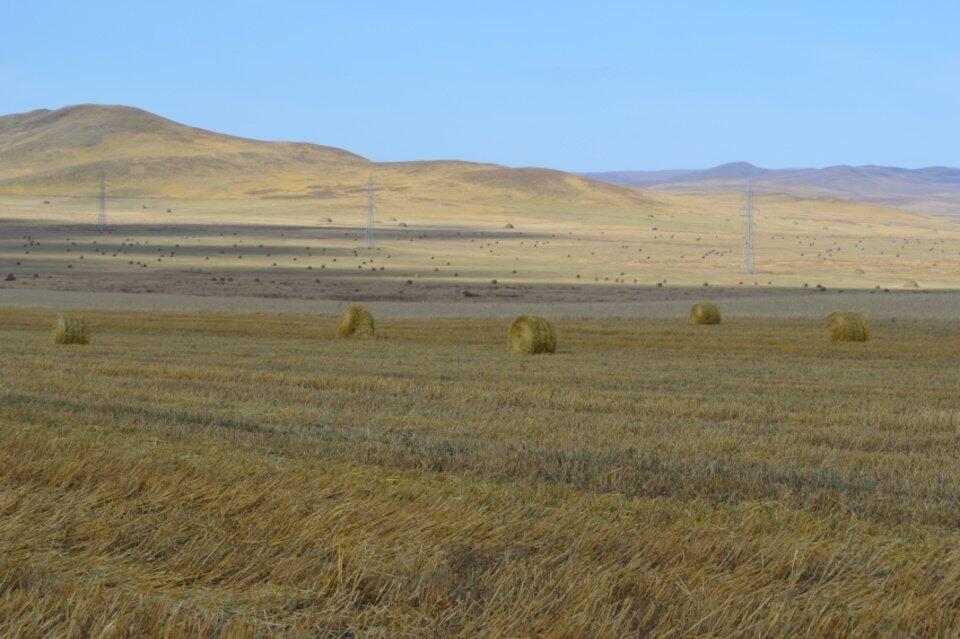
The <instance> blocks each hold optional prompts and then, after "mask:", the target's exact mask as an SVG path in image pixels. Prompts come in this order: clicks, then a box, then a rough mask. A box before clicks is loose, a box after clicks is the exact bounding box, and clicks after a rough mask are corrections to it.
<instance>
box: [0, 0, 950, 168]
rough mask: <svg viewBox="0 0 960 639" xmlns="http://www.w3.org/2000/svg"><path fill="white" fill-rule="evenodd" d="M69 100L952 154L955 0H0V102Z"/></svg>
mask: <svg viewBox="0 0 960 639" xmlns="http://www.w3.org/2000/svg"><path fill="white" fill-rule="evenodd" d="M468 4H469V5H470V6H467V5H468ZM82 102H95V103H109V104H129V105H134V106H138V107H141V108H144V109H147V110H150V111H153V112H156V113H159V114H161V115H163V116H166V117H169V118H172V119H174V120H178V121H181V122H185V123H188V124H192V125H195V126H201V127H204V128H209V129H214V130H218V131H223V132H226V133H232V134H236V135H243V136H249V137H255V138H264V139H289V140H305V141H310V142H317V143H321V144H329V145H333V146H339V147H343V148H347V149H350V150H351V151H354V152H357V153H360V154H362V155H365V156H367V157H369V158H371V159H375V160H408V159H438V158H444V159H447V158H456V159H465V160H477V161H492V162H500V163H503V164H509V165H517V166H529V165H535V166H551V167H556V168H561V169H567V170H606V169H665V168H699V167H706V166H712V165H715V164H719V163H722V162H727V161H732V160H746V161H750V162H753V163H755V164H759V165H762V166H769V167H789V166H825V165H831V164H841V163H850V164H870V163H872V164H892V165H898V166H907V167H919V166H927V165H952V166H958V165H960V3H958V2H956V0H953V1H951V2H923V1H919V2H905V1H904V2H892V1H889V2H888V1H883V0H874V1H873V2H858V1H852V2H836V1H833V2H819V1H813V2H802V3H801V2H776V1H772V0H768V1H765V2H750V1H746V2H729V1H728V2H720V1H716V2H664V1H658V2H624V3H616V2H603V1H596V2H577V3H574V2H562V1H558V2H522V1H519V2H499V1H496V0H491V1H488V2H484V3H457V2H453V3H450V2H435V3H424V2H389V3H388V2H352V1H351V2H344V1H341V2H335V3H333V2H331V3H326V2H282V1H277V2H269V1H266V0H263V1H257V2H254V1H242V0H240V1H237V2H223V3H207V2H202V1H200V0H194V1H193V2H179V1H173V2H162V3H161V2H155V3H140V2H130V1H129V0H128V1H124V2H119V1H118V2H112V1H110V2H108V1H95V0H94V1H87V2H27V1H24V0H16V1H13V0H0V113H13V112H22V111H27V110H31V109H35V108H55V107H60V106H65V105H68V104H75V103H82Z"/></svg>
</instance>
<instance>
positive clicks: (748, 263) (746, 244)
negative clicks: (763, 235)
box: [743, 182, 754, 275]
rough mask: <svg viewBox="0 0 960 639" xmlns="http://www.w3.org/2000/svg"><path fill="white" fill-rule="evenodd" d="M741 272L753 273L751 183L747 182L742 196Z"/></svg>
mask: <svg viewBox="0 0 960 639" xmlns="http://www.w3.org/2000/svg"><path fill="white" fill-rule="evenodd" d="M743 272H744V273H746V274H747V275H753V273H754V263H753V185H751V184H750V183H749V182H748V183H747V192H746V194H745V195H744V198H743Z"/></svg>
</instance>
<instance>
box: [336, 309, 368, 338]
mask: <svg viewBox="0 0 960 639" xmlns="http://www.w3.org/2000/svg"><path fill="white" fill-rule="evenodd" d="M337 337H341V338H348V337H349V338H353V339H373V315H371V314H370V311H368V310H367V309H365V308H364V307H362V306H360V305H359V304H351V305H350V306H349V307H348V308H347V310H345V311H344V312H343V315H342V316H341V317H340V326H338V327H337Z"/></svg>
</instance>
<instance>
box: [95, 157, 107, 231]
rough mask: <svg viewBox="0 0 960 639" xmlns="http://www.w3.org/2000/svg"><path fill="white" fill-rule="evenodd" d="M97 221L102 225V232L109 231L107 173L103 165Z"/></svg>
mask: <svg viewBox="0 0 960 639" xmlns="http://www.w3.org/2000/svg"><path fill="white" fill-rule="evenodd" d="M97 223H98V224H99V225H100V232H101V233H106V232H107V174H106V171H104V170H103V167H102V166H101V167H100V215H99V216H98V218H97Z"/></svg>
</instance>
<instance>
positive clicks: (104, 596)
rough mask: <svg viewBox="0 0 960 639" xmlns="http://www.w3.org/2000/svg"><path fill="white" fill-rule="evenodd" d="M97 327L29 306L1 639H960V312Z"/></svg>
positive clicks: (1, 493)
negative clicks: (535, 350)
mask: <svg viewBox="0 0 960 639" xmlns="http://www.w3.org/2000/svg"><path fill="white" fill-rule="evenodd" d="M684 304H685V305H686V306H687V307H689V305H688V304H686V303H685V302H684ZM725 311H726V308H725ZM86 316H87V317H88V319H89V321H90V325H91V329H92V331H93V332H94V334H95V335H96V339H95V340H94V341H93V343H92V344H91V345H90V346H88V347H84V348H82V349H64V348H57V347H56V346H54V345H53V344H51V343H50V336H49V327H50V326H51V325H52V322H53V319H54V317H55V313H54V312H53V311H49V310H29V309H6V310H2V311H0V513H2V514H3V515H2V517H0V635H20V636H42V635H48V636H50V635H53V636H83V635H92V636H99V635H101V634H102V635H105V636H111V635H113V634H120V635H122V634H124V633H126V634H130V635H141V634H143V635H163V634H164V633H166V634H167V635H169V636H197V635H202V636H231V637H233V636H241V637H242V636H320V637H391V638H396V637H411V638H413V637H417V638H419V637H426V636H436V637H524V636H542V637H556V636H567V637H611V638H613V637H624V636H657V637H659V636H686V635H691V634H700V635H707V636H767V637H778V636H779V637H797V636H811V637H813V636H824V635H841V636H863V637H866V636H919V635H925V636H944V635H946V636H950V635H954V634H956V633H957V632H958V630H960V585H958V583H957V580H956V578H955V575H956V573H957V572H958V571H960V554H958V551H957V547H958V542H960V533H958V532H957V526H956V522H957V521H958V519H960V506H958V503H957V500H956V495H957V494H960V463H958V461H957V460H958V453H960V442H958V436H957V429H958V427H960V393H958V387H957V370H958V363H960V322H957V321H911V322H907V321H897V322H895V323H892V322H890V321H884V320H876V321H874V319H873V317H872V316H871V332H872V335H871V341H869V342H866V343H830V342H828V341H826V339H825V338H824V335H823V324H822V318H818V319H816V320H809V321H807V320H776V319H766V320H762V321H760V320H748V319H742V318H737V317H736V316H735V315H732V316H730V317H729V319H728V317H727V316H726V313H725V317H724V323H723V324H722V325H720V326H715V327H712V329H711V330H710V331H703V330H697V327H694V326H690V325H689V324H687V323H685V322H674V321H667V320H604V321H602V322H600V321H595V320H579V321H572V320H564V321H560V322H558V323H557V331H558V332H559V333H561V334H562V336H563V339H562V341H561V343H560V347H559V349H558V351H557V353H556V354H554V355H553V356H550V357H539V358H517V357H514V356H511V355H510V354H509V353H507V352H506V351H505V349H504V335H505V331H506V328H507V326H508V322H505V321H502V320H472V321H469V322H465V321H463V320H458V321H436V320H433V321H424V320H419V321H413V320H403V321H401V320H397V319H390V318H388V317H385V318H384V319H383V320H381V319H380V315H379V313H378V314H377V334H378V339H377V340H376V341H375V342H342V341H337V340H335V339H333V334H334V329H335V326H336V323H337V318H336V317H333V316H330V317H325V318H317V317H316V316H281V315H239V314H237V315H230V314H218V313H207V314H204V313H158V312H152V313H149V314H146V313H143V314H138V313H106V312H91V313H87V314H86Z"/></svg>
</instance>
